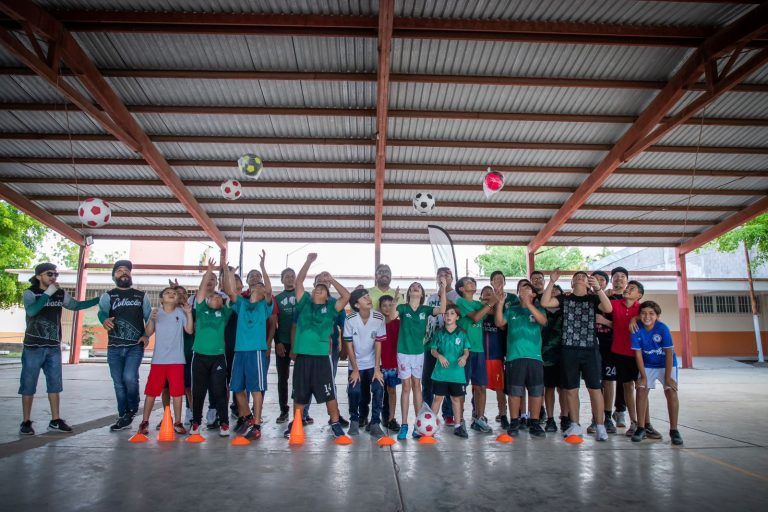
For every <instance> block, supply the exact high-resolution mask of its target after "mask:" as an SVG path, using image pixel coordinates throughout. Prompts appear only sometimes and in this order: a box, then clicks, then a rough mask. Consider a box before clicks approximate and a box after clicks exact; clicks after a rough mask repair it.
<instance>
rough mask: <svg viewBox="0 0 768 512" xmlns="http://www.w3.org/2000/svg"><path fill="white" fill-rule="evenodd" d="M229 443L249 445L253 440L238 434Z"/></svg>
mask: <svg viewBox="0 0 768 512" xmlns="http://www.w3.org/2000/svg"><path fill="white" fill-rule="evenodd" d="M229 444H231V445H232V446H248V445H249V444H251V441H250V439H246V438H244V437H243V436H236V437H235V438H234V439H232V441H231V442H230V443H229Z"/></svg>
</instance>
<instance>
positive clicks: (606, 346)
mask: <svg viewBox="0 0 768 512" xmlns="http://www.w3.org/2000/svg"><path fill="white" fill-rule="evenodd" d="M598 339H599V340H600V359H601V360H602V364H601V367H602V369H603V380H607V381H611V382H613V381H615V380H616V361H615V360H614V357H613V356H614V354H613V352H611V346H612V345H613V338H608V339H607V340H606V339H600V338H598Z"/></svg>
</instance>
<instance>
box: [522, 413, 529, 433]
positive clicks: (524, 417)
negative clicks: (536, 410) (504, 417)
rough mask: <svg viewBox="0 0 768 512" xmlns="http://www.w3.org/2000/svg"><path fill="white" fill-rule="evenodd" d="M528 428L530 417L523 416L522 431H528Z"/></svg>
mask: <svg viewBox="0 0 768 512" xmlns="http://www.w3.org/2000/svg"><path fill="white" fill-rule="evenodd" d="M527 428H528V415H527V414H523V415H522V416H520V430H526V429H527Z"/></svg>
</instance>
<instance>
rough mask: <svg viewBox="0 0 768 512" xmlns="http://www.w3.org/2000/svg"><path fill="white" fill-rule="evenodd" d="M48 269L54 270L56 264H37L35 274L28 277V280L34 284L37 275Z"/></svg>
mask: <svg viewBox="0 0 768 512" xmlns="http://www.w3.org/2000/svg"><path fill="white" fill-rule="evenodd" d="M49 270H53V271H55V270H56V265H54V264H53V263H48V262H46V263H41V264H39V265H38V266H36V267H35V275H33V276H32V277H30V278H29V282H30V283H32V284H34V283H35V281H37V276H39V275H40V274H42V273H43V272H48V271H49Z"/></svg>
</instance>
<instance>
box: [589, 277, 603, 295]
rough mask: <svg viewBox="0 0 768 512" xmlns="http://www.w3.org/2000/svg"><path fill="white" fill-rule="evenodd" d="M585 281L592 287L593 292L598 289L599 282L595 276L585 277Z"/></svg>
mask: <svg viewBox="0 0 768 512" xmlns="http://www.w3.org/2000/svg"><path fill="white" fill-rule="evenodd" d="M587 283H589V287H590V288H592V290H594V291H595V293H597V292H599V291H600V283H598V282H597V278H596V277H595V276H589V277H587Z"/></svg>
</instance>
